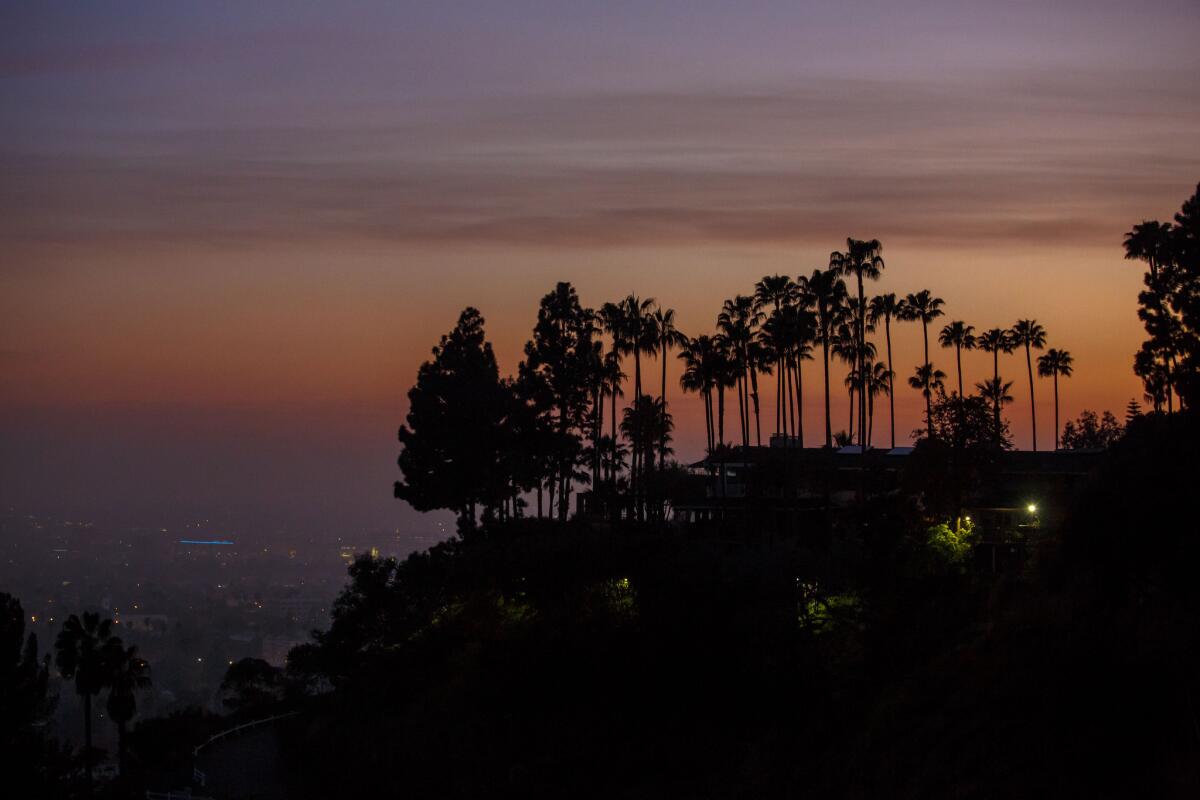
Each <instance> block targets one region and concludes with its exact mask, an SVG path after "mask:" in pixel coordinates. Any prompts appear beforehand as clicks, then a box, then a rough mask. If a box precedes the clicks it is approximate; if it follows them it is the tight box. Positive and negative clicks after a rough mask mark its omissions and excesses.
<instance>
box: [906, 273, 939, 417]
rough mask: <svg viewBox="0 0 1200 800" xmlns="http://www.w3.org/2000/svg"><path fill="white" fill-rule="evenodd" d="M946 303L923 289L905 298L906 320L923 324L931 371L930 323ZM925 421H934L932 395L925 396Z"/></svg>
mask: <svg viewBox="0 0 1200 800" xmlns="http://www.w3.org/2000/svg"><path fill="white" fill-rule="evenodd" d="M945 302H946V301H945V300H943V299H942V298H940V297H934V296H933V294H932V293H930V291H929V290H928V289H922V290H921V291H919V292H914V293H912V294H909V295H907V296H905V298H904V313H905V319H907V320H910V321H918V320H919V321H920V323H921V337H922V340H923V341H924V343H925V349H924V353H925V361H924V362H923V365H924V366H926V367H929V368H930V370H932V369H933V364H932V362H930V360H929V323H930V322H932V321H933V320H935V319H937V318H938V317H940V316H942V314H943V313H944V312H943V311H942V306H943V305H944V304H945ZM920 370H921V367H917V371H918V372H920ZM908 383H909V385H910V386H912V385H913V382H912V379H911V378H910V379H909V381H908ZM914 388H920V387H914ZM925 419H926V422H927V424H928V422H929V420H932V419H933V400H932V395H930V394H925ZM929 433H930V435H933V431H932V429H931V430H930V431H929Z"/></svg>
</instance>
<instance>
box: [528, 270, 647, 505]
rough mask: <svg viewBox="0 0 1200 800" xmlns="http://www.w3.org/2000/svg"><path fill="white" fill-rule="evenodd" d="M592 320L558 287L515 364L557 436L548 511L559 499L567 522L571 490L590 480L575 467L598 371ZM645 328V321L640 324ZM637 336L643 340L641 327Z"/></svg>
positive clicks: (571, 291)
mask: <svg viewBox="0 0 1200 800" xmlns="http://www.w3.org/2000/svg"><path fill="white" fill-rule="evenodd" d="M627 311H628V309H627ZM593 319H594V314H593V312H591V311H590V310H588V309H585V308H584V307H583V306H581V305H580V303H579V296H578V295H577V294H576V292H575V288H574V287H573V286H571V284H569V283H565V282H559V283H558V284H557V285H556V286H555V288H554V291H552V292H550V293H549V294H547V295H545V296H544V297H543V298H542V300H541V303H540V304H539V307H538V319H537V324H536V325H535V326H534V329H533V338H532V339H531V340H530V341H529V342H527V343H526V344H525V358H524V360H522V361H521V363H520V364H519V365H518V373H519V374H520V376H521V379H522V380H523V381H525V382H526V383H527V384H529V385H530V386H532V387H534V388H533V391H532V394H533V395H534V397H536V398H538V399H539V401H538V402H536V403H535V404H536V405H537V407H538V408H539V411H541V412H542V413H544V415H546V416H548V424H549V425H550V427H551V428H552V429H553V431H554V434H555V438H554V447H553V451H552V452H553V458H552V461H551V470H550V474H549V475H548V476H547V481H546V485H547V488H548V490H549V493H550V506H551V508H554V507H555V498H557V515H558V518H559V519H560V520H565V519H566V518H567V513H568V511H569V510H570V494H571V487H572V485H573V484H574V483H575V482H576V481H586V480H587V477H588V476H587V473H586V472H579V471H578V470H577V469H576V468H577V466H578V465H579V464H580V459H581V458H582V457H583V456H584V453H583V445H582V438H583V433H584V432H585V430H586V428H587V420H588V405H589V403H590V397H589V395H590V392H589V387H590V386H592V385H593V384H594V382H595V380H596V378H595V376H596V373H597V371H598V370H599V369H600V360H599V357H598V355H597V352H596V348H595V347H594V343H593V339H592V337H593V335H594V333H595V327H594V324H593ZM645 324H646V323H645V320H642V321H641V322H639V325H642V326H644V325H645ZM639 331H640V332H642V333H643V335H644V327H642V328H639ZM639 364H640V360H639Z"/></svg>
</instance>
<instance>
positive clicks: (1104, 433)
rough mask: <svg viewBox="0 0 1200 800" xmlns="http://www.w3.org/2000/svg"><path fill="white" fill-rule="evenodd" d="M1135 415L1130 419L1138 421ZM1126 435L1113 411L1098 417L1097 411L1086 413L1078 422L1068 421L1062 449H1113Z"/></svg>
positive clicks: (1063, 435)
mask: <svg viewBox="0 0 1200 800" xmlns="http://www.w3.org/2000/svg"><path fill="white" fill-rule="evenodd" d="M1137 416H1140V414H1138V415H1133V416H1132V417H1131V418H1130V419H1131V420H1132V419H1136V418H1137ZM1124 433H1125V426H1124V425H1122V424H1121V423H1120V422H1118V421H1117V418H1116V417H1115V416H1113V413H1112V412H1111V411H1105V412H1104V415H1103V416H1100V417H1097V416H1096V412H1095V411H1086V410H1085V411H1084V412H1082V413H1081V414H1080V415H1079V419H1077V420H1073V421H1072V420H1067V424H1066V425H1064V426H1063V434H1062V448H1063V449H1064V450H1086V449H1093V448H1097V449H1099V448H1105V447H1112V446H1113V445H1114V444H1116V443H1117V440H1119V439H1120V438H1121V436H1123V435H1124Z"/></svg>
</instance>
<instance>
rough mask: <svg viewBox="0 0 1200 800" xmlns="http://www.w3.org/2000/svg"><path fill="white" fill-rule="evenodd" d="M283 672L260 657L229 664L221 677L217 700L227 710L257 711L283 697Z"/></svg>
mask: <svg viewBox="0 0 1200 800" xmlns="http://www.w3.org/2000/svg"><path fill="white" fill-rule="evenodd" d="M283 691H284V680H283V672H282V671H281V670H280V669H278V668H277V667H273V666H271V665H270V664H269V663H267V662H266V661H264V660H263V659H261V658H243V659H239V660H238V661H235V662H233V663H232V664H230V665H229V669H227V670H225V677H224V678H222V679H221V694H222V698H221V704H222V705H224V706H225V707H226V708H228V709H229V710H230V711H251V712H254V711H261V710H262V709H264V708H267V707H270V706H272V705H274V704H275V703H278V702H279V701H280V700H282V699H283Z"/></svg>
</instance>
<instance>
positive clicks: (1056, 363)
mask: <svg viewBox="0 0 1200 800" xmlns="http://www.w3.org/2000/svg"><path fill="white" fill-rule="evenodd" d="M1074 362H1075V359H1074V358H1072V356H1071V354H1070V353H1068V352H1067V351H1066V350H1057V349H1055V348H1053V347H1051V348H1050V349H1049V350H1047V351H1046V354H1045V355H1043V356H1038V375H1041V376H1042V377H1043V378H1051V377H1052V378H1054V449H1055V450H1057V449H1058V445H1059V440H1058V376H1059V375H1061V376H1062V377H1064V378H1069V377H1071V371H1072V364H1073V363H1074Z"/></svg>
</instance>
